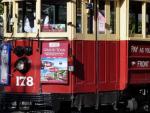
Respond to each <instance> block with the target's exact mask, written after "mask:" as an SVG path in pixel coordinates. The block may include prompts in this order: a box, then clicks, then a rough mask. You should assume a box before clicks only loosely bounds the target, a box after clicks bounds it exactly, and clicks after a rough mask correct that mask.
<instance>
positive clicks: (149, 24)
mask: <svg viewBox="0 0 150 113" xmlns="http://www.w3.org/2000/svg"><path fill="white" fill-rule="evenodd" d="M149 9H150V3H147V4H146V34H148V35H150V12H149Z"/></svg>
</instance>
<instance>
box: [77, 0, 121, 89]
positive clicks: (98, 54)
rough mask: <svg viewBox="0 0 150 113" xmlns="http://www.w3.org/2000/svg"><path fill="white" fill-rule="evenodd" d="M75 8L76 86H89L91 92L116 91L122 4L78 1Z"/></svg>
mask: <svg viewBox="0 0 150 113" xmlns="http://www.w3.org/2000/svg"><path fill="white" fill-rule="evenodd" d="M76 6H77V9H76V24H77V25H76V26H77V28H76V32H77V33H76V39H77V40H76V41H75V54H76V57H75V58H76V60H77V63H76V64H75V67H77V68H79V69H77V70H78V71H77V73H79V74H78V75H77V76H79V77H78V78H77V80H76V84H78V85H79V84H80V86H81V87H84V85H85V86H87V87H88V86H89V88H87V90H88V91H95V90H100V91H102V90H109V89H108V88H111V89H114V90H115V89H116V88H117V85H118V81H119V77H118V76H119V74H118V72H119V71H118V69H119V65H120V64H119V48H120V46H119V43H120V41H119V30H118V29H119V20H118V18H119V11H118V10H119V2H118V0H90V1H89V0H87V1H86V0H83V1H81V0H77V4H76ZM81 9H82V10H81ZM117 21H118V23H117ZM79 51H80V52H79Z"/></svg>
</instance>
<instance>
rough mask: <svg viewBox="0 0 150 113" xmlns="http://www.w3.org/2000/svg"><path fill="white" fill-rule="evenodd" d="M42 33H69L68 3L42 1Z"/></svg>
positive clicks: (60, 0)
mask: <svg viewBox="0 0 150 113" xmlns="http://www.w3.org/2000/svg"><path fill="white" fill-rule="evenodd" d="M41 19H42V23H41V31H42V32H65V31H67V24H66V23H67V1H65V0H41Z"/></svg>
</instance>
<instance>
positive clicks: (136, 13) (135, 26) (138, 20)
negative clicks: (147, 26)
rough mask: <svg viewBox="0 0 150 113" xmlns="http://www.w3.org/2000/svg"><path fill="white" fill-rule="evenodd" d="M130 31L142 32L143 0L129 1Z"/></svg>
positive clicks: (131, 32)
mask: <svg viewBox="0 0 150 113" xmlns="http://www.w3.org/2000/svg"><path fill="white" fill-rule="evenodd" d="M129 4H130V5H129V33H130V34H141V33H142V13H141V12H142V2H140V1H133V0H130V2H129Z"/></svg>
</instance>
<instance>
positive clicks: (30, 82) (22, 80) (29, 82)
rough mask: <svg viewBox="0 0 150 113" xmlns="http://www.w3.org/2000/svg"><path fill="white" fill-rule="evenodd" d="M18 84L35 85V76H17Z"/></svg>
mask: <svg viewBox="0 0 150 113" xmlns="http://www.w3.org/2000/svg"><path fill="white" fill-rule="evenodd" d="M16 86H33V77H32V76H28V77H26V76H16Z"/></svg>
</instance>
